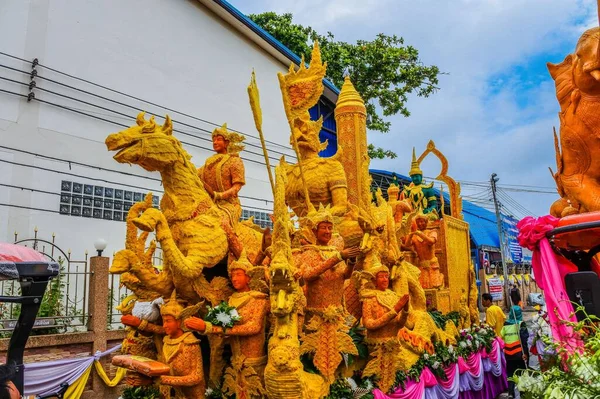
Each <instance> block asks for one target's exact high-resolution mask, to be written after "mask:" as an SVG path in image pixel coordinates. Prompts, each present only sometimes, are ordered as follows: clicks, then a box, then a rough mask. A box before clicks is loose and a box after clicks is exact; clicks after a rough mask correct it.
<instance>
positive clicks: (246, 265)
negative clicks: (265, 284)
mask: <svg viewBox="0 0 600 399" xmlns="http://www.w3.org/2000/svg"><path fill="white" fill-rule="evenodd" d="M252 268H254V265H253V264H252V263H250V261H249V260H248V255H247V254H246V250H245V249H243V250H242V253H241V254H240V257H239V259H237V260H234V261H232V262H231V263H229V265H228V266H227V271H228V273H229V275H230V276H231V273H232V272H233V271H234V270H236V269H241V270H243V271H244V272H245V273H248V272H249V271H250V270H251V269H252Z"/></svg>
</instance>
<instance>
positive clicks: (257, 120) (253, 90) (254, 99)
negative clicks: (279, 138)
mask: <svg viewBox="0 0 600 399" xmlns="http://www.w3.org/2000/svg"><path fill="white" fill-rule="evenodd" d="M248 98H249V99H250V108H252V114H253V115H254V125H255V126H256V130H258V136H259V137H260V144H261V146H262V150H263V156H264V157H265V163H266V165H267V172H269V182H271V191H272V192H273V197H275V183H274V182H273V173H272V172H271V164H270V162H269V154H268V152H267V145H266V144H265V136H264V135H263V132H262V110H261V109H260V96H259V94H258V86H257V85H256V75H255V74H254V70H252V77H251V78H250V85H249V86H248Z"/></svg>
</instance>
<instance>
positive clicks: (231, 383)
mask: <svg viewBox="0 0 600 399" xmlns="http://www.w3.org/2000/svg"><path fill="white" fill-rule="evenodd" d="M264 275H265V273H264V269H263V268H261V267H254V266H253V265H252V264H251V263H250V262H249V261H248V259H247V258H246V254H245V253H242V257H241V258H240V260H237V261H233V262H232V263H231V264H230V266H229V276H230V279H231V283H232V285H233V288H234V289H235V293H233V295H231V297H230V298H229V301H228V303H229V305H230V306H233V307H235V308H236V310H237V312H238V314H239V316H240V317H241V320H240V321H239V322H237V323H236V325H234V326H233V327H231V328H228V329H226V330H225V331H223V329H222V328H221V327H219V326H213V325H212V324H211V323H208V322H205V321H204V320H202V319H199V318H196V317H191V318H189V319H188V320H186V322H185V325H186V327H188V328H190V329H193V330H196V331H200V332H204V333H207V334H225V336H226V337H229V342H230V344H231V351H232V360H231V367H229V368H228V369H227V370H226V371H225V380H224V384H223V388H222V389H223V391H224V392H225V393H227V394H229V395H234V396H235V397H237V398H261V397H264V393H265V391H264V384H263V377H264V369H265V366H266V364H267V356H266V351H265V338H266V337H265V326H266V317H267V314H268V312H269V308H270V303H269V298H268V296H267V294H265V293H264V292H261V291H257V290H252V289H251V288H250V284H251V281H252V280H259V281H254V283H255V284H254V285H260V287H261V290H266V289H267V285H266V283H265V282H264ZM251 276H252V277H251ZM261 277H263V279H261ZM261 282H262V283H261Z"/></svg>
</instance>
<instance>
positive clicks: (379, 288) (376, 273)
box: [361, 263, 412, 392]
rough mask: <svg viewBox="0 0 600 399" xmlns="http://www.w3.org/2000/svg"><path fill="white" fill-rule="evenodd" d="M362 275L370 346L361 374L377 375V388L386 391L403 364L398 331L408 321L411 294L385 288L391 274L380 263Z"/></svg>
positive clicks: (364, 319) (365, 319)
mask: <svg viewBox="0 0 600 399" xmlns="http://www.w3.org/2000/svg"><path fill="white" fill-rule="evenodd" d="M362 275H363V277H364V278H366V280H367V281H368V282H367V285H365V287H364V289H362V290H361V299H362V301H363V310H362V315H363V316H362V324H363V326H364V327H365V328H366V329H367V337H366V339H365V342H366V343H367V345H369V353H370V360H369V363H368V364H367V366H366V367H365V371H364V375H367V376H376V377H377V378H378V380H379V387H380V388H381V389H382V390H383V391H384V392H387V391H388V390H389V388H390V387H391V386H392V385H393V383H394V380H395V376H396V372H397V371H399V370H401V369H402V367H403V362H402V354H403V352H404V351H403V349H402V348H401V346H400V341H399V340H398V333H399V331H400V329H401V328H402V327H404V326H406V325H407V323H408V316H409V314H408V303H409V298H410V297H409V295H408V294H406V295H404V296H402V297H399V296H398V295H397V294H396V293H395V292H394V291H392V290H390V289H388V287H389V282H390V273H389V271H388V268H387V267H386V266H383V265H381V263H377V264H376V265H375V266H374V267H371V268H370V269H369V270H368V271H364V272H363V273H362ZM373 286H374V288H373ZM410 327H412V325H411V326H410Z"/></svg>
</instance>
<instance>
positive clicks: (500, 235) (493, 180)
mask: <svg viewBox="0 0 600 399" xmlns="http://www.w3.org/2000/svg"><path fill="white" fill-rule="evenodd" d="M498 180H500V179H499V178H498V175H497V174H495V173H492V177H491V178H490V184H491V185H492V196H493V197H494V208H495V209H496V223H497V225H498V239H499V240H500V257H501V259H502V274H503V275H504V301H505V302H506V307H507V309H508V308H510V299H509V298H510V290H509V288H508V268H507V267H506V259H505V257H504V248H505V244H504V234H503V233H502V215H501V214H500V204H499V203H498V198H497V197H496V183H497V182H498Z"/></svg>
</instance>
